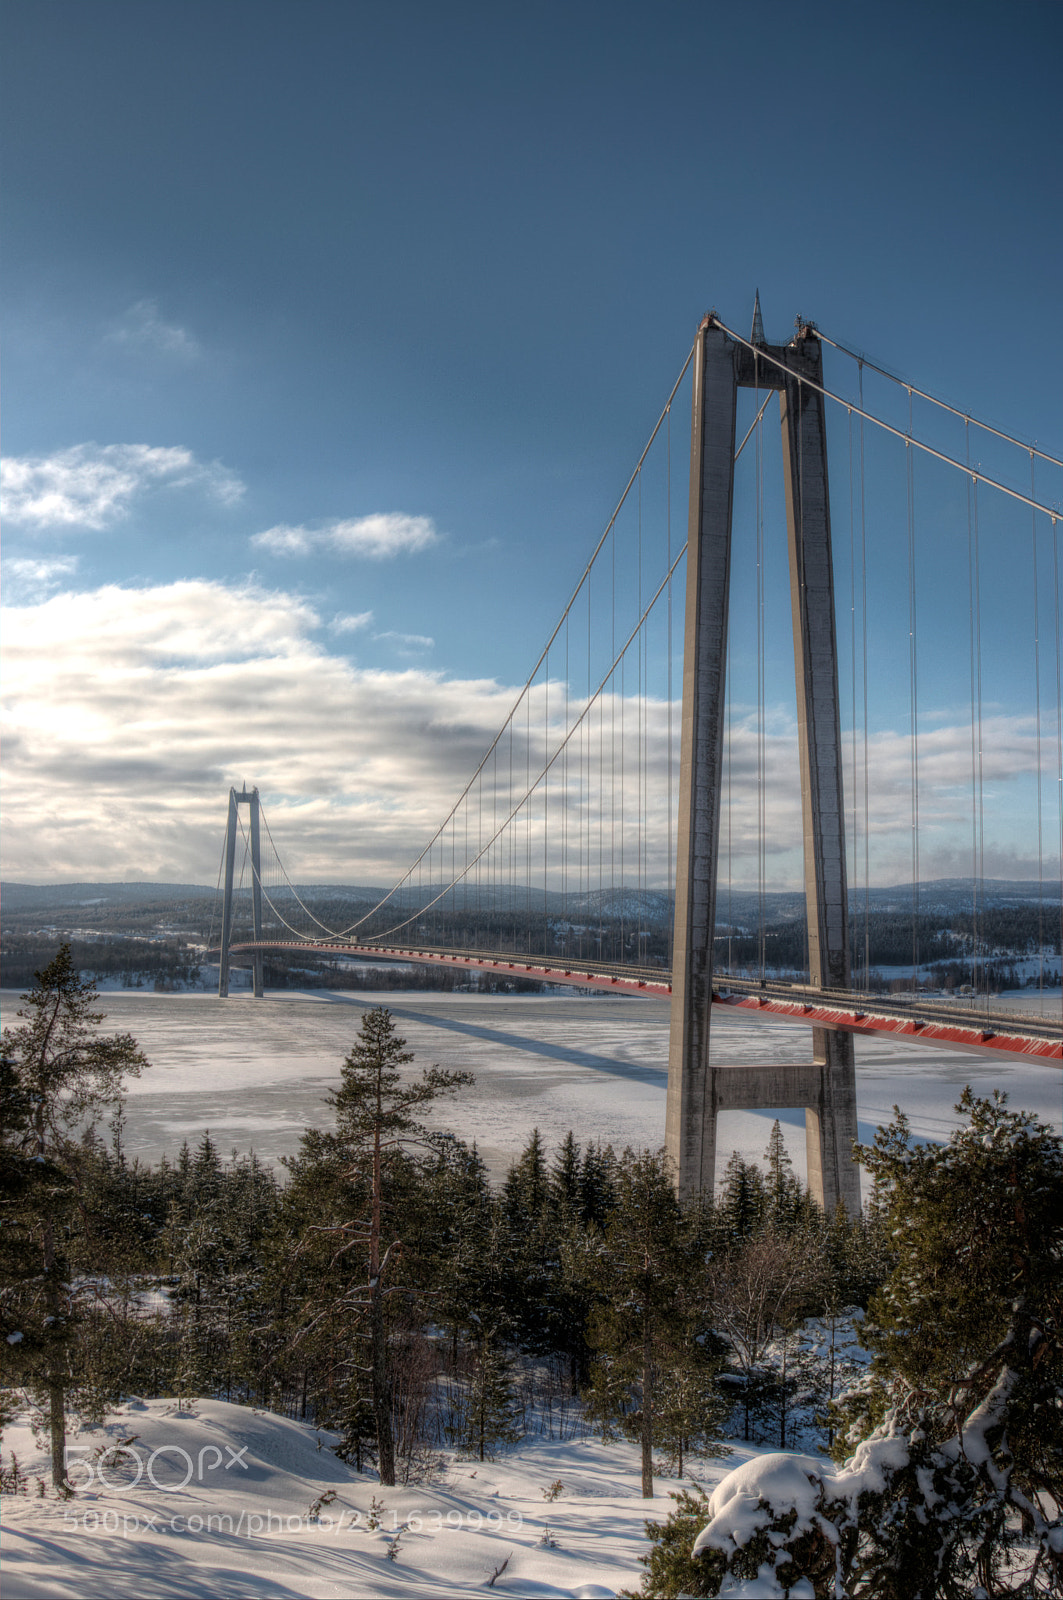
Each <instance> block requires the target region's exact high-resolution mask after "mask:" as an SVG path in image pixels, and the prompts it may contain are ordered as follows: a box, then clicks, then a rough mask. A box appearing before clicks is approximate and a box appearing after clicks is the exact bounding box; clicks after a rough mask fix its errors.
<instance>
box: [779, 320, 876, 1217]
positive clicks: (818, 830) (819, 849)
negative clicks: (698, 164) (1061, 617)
mask: <svg viewBox="0 0 1063 1600" xmlns="http://www.w3.org/2000/svg"><path fill="white" fill-rule="evenodd" d="M787 365H788V366H789V368H790V370H791V372H793V373H794V374H795V376H794V377H792V378H791V377H787V380H786V386H785V388H784V389H783V390H782V391H781V392H780V395H779V407H780V413H781V420H782V438H783V458H784V462H785V467H786V524H787V535H788V544H789V553H790V598H791V606H792V610H793V625H794V667H795V673H796V679H797V725H798V748H799V755H800V765H801V812H802V818H803V827H804V861H805V912H806V917H807V921H808V952H809V981H810V982H811V983H813V984H816V985H818V986H820V987H821V988H827V989H848V987H849V896H848V888H847V884H846V871H845V801H844V790H843V786H842V743H841V721H840V716H839V711H838V647H837V638H836V634H835V624H834V572H833V565H832V559H831V543H830V496H829V489H828V479H827V435H826V427H825V422H824V399H823V396H822V395H821V394H819V393H818V392H817V390H816V389H813V388H812V387H810V386H809V385H808V384H806V383H801V382H799V381H798V378H797V375H798V374H799V375H800V376H801V377H805V378H809V379H811V380H812V382H813V383H816V384H819V385H820V386H822V383H823V355H822V347H821V345H820V342H819V340H818V339H816V338H814V337H812V336H805V337H801V338H798V340H797V341H795V343H794V344H793V345H792V346H790V347H788V350H787ZM812 1048H813V1056H814V1059H815V1061H816V1062H817V1063H818V1064H819V1065H820V1067H821V1075H822V1088H821V1091H820V1094H819V1096H818V1103H817V1104H816V1105H814V1106H810V1107H807V1108H806V1111H805V1126H806V1138H807V1144H808V1172H809V1185H810V1187H811V1189H812V1192H813V1194H814V1195H815V1198H816V1199H817V1200H819V1202H820V1204H821V1205H822V1206H824V1208H825V1209H827V1210H833V1209H834V1207H835V1206H836V1205H837V1203H838V1201H839V1200H842V1201H843V1202H844V1203H845V1206H846V1208H847V1209H848V1210H849V1211H851V1212H858V1211H859V1209H860V1179H859V1172H858V1170H857V1168H856V1166H855V1165H854V1163H853V1159H852V1146H853V1141H854V1139H856V1138H857V1120H856V1074H855V1065H854V1054H853V1038H852V1034H847V1033H840V1032H837V1031H836V1030H833V1029H824V1028H816V1029H814V1030H813V1047H812Z"/></svg>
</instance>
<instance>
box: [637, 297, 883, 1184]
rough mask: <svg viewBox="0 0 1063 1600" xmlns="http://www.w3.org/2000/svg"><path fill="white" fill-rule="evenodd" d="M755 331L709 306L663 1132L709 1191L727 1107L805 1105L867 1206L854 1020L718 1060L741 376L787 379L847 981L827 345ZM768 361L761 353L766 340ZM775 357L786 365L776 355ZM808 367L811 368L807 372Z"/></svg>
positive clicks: (788, 464)
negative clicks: (858, 1156)
mask: <svg viewBox="0 0 1063 1600" xmlns="http://www.w3.org/2000/svg"><path fill="white" fill-rule="evenodd" d="M751 343H752V344H753V345H754V346H755V348H754V349H749V348H748V347H747V346H746V345H744V344H739V343H738V342H737V341H736V340H734V339H732V338H729V337H728V336H727V334H725V333H724V332H723V330H722V328H720V327H719V326H718V325H717V324H716V322H715V319H714V317H713V316H712V315H711V314H710V315H709V316H707V317H706V318H705V320H704V322H703V323H702V325H701V328H700V330H699V334H698V340H697V346H696V350H695V366H694V409H693V421H692V429H691V447H690V512H689V524H688V542H687V597H686V624H685V639H684V664H683V720H682V757H681V760H682V765H681V770H680V780H679V830H678V851H677V858H676V859H677V872H676V897H675V942H674V956H673V966H672V1016H671V1035H670V1042H669V1055H668V1105H667V1114H666V1132H665V1141H666V1145H667V1149H668V1153H669V1155H670V1156H671V1158H672V1161H673V1163H674V1166H675V1170H676V1174H677V1183H678V1187H679V1191H680V1194H682V1195H690V1194H696V1193H698V1192H699V1191H701V1190H709V1191H710V1192H711V1190H712V1187H713V1183H714V1179H715V1165H716V1119H717V1116H718V1114H719V1113H720V1112H721V1111H734V1110H749V1109H754V1108H768V1107H776V1106H777V1107H786V1106H795V1107H803V1108H804V1112H805V1136H806V1142H807V1149H808V1181H809V1186H810V1188H811V1190H812V1193H813V1195H814V1196H815V1198H816V1199H817V1200H818V1201H819V1202H820V1204H821V1205H822V1206H824V1207H825V1208H826V1209H827V1210H832V1209H833V1208H834V1207H835V1206H836V1205H837V1203H838V1201H839V1200H842V1201H844V1203H845V1205H846V1207H847V1209H848V1210H849V1211H851V1212H856V1211H858V1210H859V1207H860V1182H859V1172H858V1169H857V1167H856V1166H855V1164H854V1162H853V1159H852V1141H853V1140H854V1139H855V1138H856V1137H857V1123H856V1078H855V1071H854V1063H853V1038H852V1034H851V1033H844V1032H839V1031H836V1030H833V1029H825V1028H815V1029H813V1033H812V1041H813V1045H812V1054H813V1060H812V1061H811V1062H810V1063H807V1064H801V1065H780V1066H757V1067H750V1066H740V1067H737V1066H723V1065H711V1066H710V1064H709V1019H710V1014H711V1006H712V975H713V935H714V932H715V925H716V875H717V861H718V855H719V835H720V793H721V772H722V760H723V741H724V728H725V721H724V719H725V699H724V696H725V688H726V683H725V678H726V663H727V615H728V601H729V589H730V575H731V511H732V504H733V499H734V454H735V414H736V407H737V393H738V389H739V388H740V387H741V388H754V387H759V388H761V389H769V388H774V389H778V390H779V407H780V411H781V415H782V441H783V458H784V462H785V471H786V521H787V532H788V541H789V552H790V592H791V602H792V610H793V631H794V661H795V667H796V674H797V711H798V739H799V750H800V768H801V808H802V816H803V822H804V859H805V901H806V915H807V920H808V949H809V966H810V973H809V979H810V982H811V983H812V984H813V985H818V986H820V987H825V988H832V989H847V988H849V986H850V970H849V909H848V894H847V889H846V872H845V828H844V809H843V798H842V747H841V732H840V721H839V714H838V658H837V641H836V637H835V625H834V577H833V569H832V563H831V544H830V507H829V498H828V481H827V442H826V433H825V427H824V414H823V413H824V399H823V395H822V394H820V393H819V392H817V390H816V389H815V388H812V387H811V386H810V384H817V385H819V386H820V387H822V384H823V358H822V347H821V345H820V341H819V339H818V338H817V336H816V333H815V330H814V328H811V327H801V328H800V329H799V331H798V333H797V335H796V337H795V338H794V340H793V341H792V343H790V344H788V345H769V344H766V343H765V342H764V333H763V324H762V323H761V321H760V304H759V298H758V302H757V307H756V311H755V314H754V322H753V334H752V339H751ZM760 350H763V351H764V353H765V355H766V356H767V355H770V356H771V357H773V358H774V359H773V360H772V361H768V360H764V359H761V358H760V357H759V351H760ZM776 362H778V363H780V364H781V365H775V363H776ZM801 379H807V380H810V382H809V383H806V382H801V381H800V380H801Z"/></svg>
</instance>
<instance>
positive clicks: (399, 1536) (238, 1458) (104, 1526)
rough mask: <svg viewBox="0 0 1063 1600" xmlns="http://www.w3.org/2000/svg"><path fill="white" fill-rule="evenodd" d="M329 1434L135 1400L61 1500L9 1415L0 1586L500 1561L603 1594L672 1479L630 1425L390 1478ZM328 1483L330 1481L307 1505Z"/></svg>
mask: <svg viewBox="0 0 1063 1600" xmlns="http://www.w3.org/2000/svg"><path fill="white" fill-rule="evenodd" d="M330 1438H331V1436H329V1435H322V1434H321V1433H320V1432H318V1430H316V1429H315V1428H313V1427H311V1426H308V1425H306V1424H302V1423H298V1422H291V1421H289V1420H288V1419H286V1418H284V1417H278V1416H275V1415H273V1414H271V1413H268V1412H262V1411H251V1410H249V1409H246V1408H244V1407H241V1406H235V1405H228V1404H226V1403H225V1402H224V1401H220V1400H199V1401H194V1402H191V1403H190V1404H189V1406H188V1409H187V1410H185V1411H184V1412H178V1410H177V1408H176V1405H175V1402H173V1401H172V1400H150V1401H137V1400H133V1401H130V1402H129V1403H128V1404H127V1405H125V1406H124V1407H123V1408H122V1409H121V1410H120V1411H119V1412H117V1413H115V1414H113V1415H112V1416H110V1417H109V1418H108V1420H107V1423H106V1424H105V1425H104V1426H103V1427H100V1428H95V1429H93V1430H91V1431H88V1432H85V1433H82V1434H80V1435H77V1436H76V1437H75V1438H72V1439H71V1441H70V1442H71V1445H72V1446H73V1448H72V1449H71V1452H70V1454H71V1461H72V1463H78V1465H74V1464H72V1465H71V1468H70V1479H71V1482H72V1483H83V1484H84V1487H83V1488H81V1489H79V1490H78V1492H77V1493H75V1495H74V1496H73V1498H72V1499H70V1500H69V1501H67V1502H65V1503H64V1502H61V1501H58V1500H56V1499H54V1498H52V1497H51V1496H50V1495H49V1497H48V1498H45V1499H38V1498H35V1493H36V1485H35V1483H34V1482H33V1481H32V1480H33V1475H34V1474H38V1473H40V1474H42V1475H45V1476H46V1461H45V1456H44V1453H43V1451H42V1450H41V1449H40V1447H39V1446H38V1445H37V1444H36V1443H35V1441H34V1439H33V1436H32V1434H31V1432H30V1429H29V1427H28V1426H25V1425H22V1426H16V1427H12V1428H10V1429H8V1430H6V1431H5V1434H4V1456H5V1460H10V1452H11V1450H12V1449H14V1451H15V1453H16V1454H17V1456H18V1458H19V1462H20V1464H22V1465H23V1466H24V1467H25V1468H26V1469H27V1470H28V1471H29V1473H30V1474H31V1482H30V1494H29V1496H21V1495H19V1496H16V1495H9V1496H6V1497H5V1501H4V1507H3V1530H4V1556H3V1593H4V1600H25V1597H35V1600H67V1597H69V1600H104V1597H106V1600H111V1597H115V1600H194V1597H200V1596H202V1597H204V1600H206V1597H209V1600H222V1597H226V1600H228V1597H233V1600H236V1597H239V1600H259V1597H262V1600H266V1597H268V1600H290V1597H295V1596H313V1597H315V1600H317V1597H321V1600H325V1597H329V1600H333V1597H336V1600H362V1597H363V1596H364V1597H378V1596H379V1597H381V1600H385V1597H387V1600H390V1597H392V1596H394V1597H398V1596H424V1597H425V1600H429V1597H431V1600H436V1597H438V1600H449V1597H451V1596H458V1595H462V1596H466V1595H468V1594H470V1593H487V1592H488V1589H489V1582H490V1579H491V1577H492V1575H493V1574H494V1573H495V1571H496V1570H497V1569H498V1568H500V1567H502V1566H503V1564H504V1563H507V1564H506V1565H505V1570H504V1571H502V1572H501V1573H500V1574H499V1576H498V1577H497V1578H496V1580H495V1583H494V1585H493V1588H491V1590H490V1592H492V1593H494V1594H497V1595H500V1596H504V1595H522V1596H528V1597H532V1596H535V1597H540V1596H541V1597H547V1596H558V1597H560V1596H573V1597H577V1600H595V1597H598V1600H607V1597H611V1596H613V1595H615V1593H616V1591H617V1590H618V1589H620V1588H627V1589H637V1588H638V1587H639V1586H640V1581H641V1574H642V1568H641V1567H640V1566H639V1564H638V1557H639V1555H641V1554H642V1553H643V1552H644V1551H645V1550H646V1549H647V1548H648V1542H647V1539H646V1535H645V1529H644V1522H645V1519H646V1518H647V1517H653V1518H655V1519H658V1520H660V1519H663V1517H664V1516H666V1515H667V1513H668V1512H669V1511H670V1510H671V1509H672V1504H671V1501H670V1500H669V1499H668V1491H669V1490H670V1489H671V1490H673V1491H674V1490H675V1489H677V1488H678V1487H679V1485H678V1484H677V1483H676V1482H675V1480H674V1479H667V1478H661V1479H657V1480H655V1483H654V1492H655V1497H656V1498H655V1499H654V1500H653V1501H646V1500H643V1499H642V1498H641V1494H640V1481H639V1459H638V1451H637V1448H636V1447H635V1446H634V1445H629V1444H623V1443H620V1444H609V1445H605V1444H602V1443H601V1442H600V1441H599V1440H596V1439H586V1440H580V1439H571V1440H566V1441H563V1442H562V1441H557V1440H553V1441H551V1440H543V1439H538V1440H535V1441H534V1442H531V1441H524V1442H523V1443H522V1444H520V1445H518V1446H515V1447H513V1448H512V1449H510V1450H507V1451H505V1452H504V1453H502V1454H500V1455H499V1457H498V1458H497V1459H496V1460H494V1461H487V1462H480V1461H475V1460H468V1459H464V1458H456V1457H454V1456H452V1455H448V1456H447V1457H445V1458H444V1461H445V1466H444V1470H443V1474H442V1476H441V1477H440V1478H439V1479H437V1481H436V1482H434V1483H431V1484H428V1485H411V1486H409V1487H406V1488H396V1489H382V1488H381V1487H380V1485H379V1483H377V1482H376V1481H375V1479H374V1478H373V1477H372V1476H370V1475H368V1474H367V1475H365V1476H360V1475H359V1474H358V1473H357V1472H355V1470H354V1469H353V1467H348V1466H346V1465H345V1464H344V1463H343V1462H342V1461H340V1460H339V1459H338V1458H337V1457H336V1456H334V1455H333V1454H332V1453H331V1452H330V1450H329V1449H328V1443H329V1441H330ZM121 1441H124V1444H122V1445H121V1447H120V1448H119V1449H117V1450H115V1451H114V1453H113V1454H110V1455H105V1456H103V1458H102V1460H100V1459H98V1453H99V1452H100V1451H101V1449H106V1448H107V1447H108V1446H111V1447H116V1446H119V1445H120V1442H121ZM763 1453H764V1452H763V1451H761V1450H759V1449H757V1448H756V1447H752V1446H748V1445H737V1444H736V1445H735V1446H734V1450H733V1453H732V1455H731V1456H729V1457H728V1458H726V1459H724V1460H713V1461H704V1462H700V1463H696V1464H695V1466H694V1468H693V1471H694V1473H695V1475H696V1476H697V1478H698V1480H699V1481H700V1482H702V1483H703V1484H705V1485H706V1487H711V1486H712V1485H713V1484H715V1483H717V1482H718V1481H719V1480H720V1479H721V1478H722V1477H723V1476H724V1474H725V1473H727V1472H728V1471H730V1469H731V1468H732V1467H734V1466H736V1465H738V1464H740V1463H741V1462H743V1461H746V1460H748V1459H750V1458H751V1457H753V1456H756V1455H760V1454H763ZM94 1458H95V1459H94ZM101 1466H102V1468H103V1477H104V1478H105V1479H106V1484H101V1482H100V1468H101ZM558 1480H560V1482H561V1485H562V1488H561V1490H560V1491H559V1492H558V1494H557V1498H556V1499H553V1500H549V1501H547V1500H546V1499H545V1497H544V1491H546V1490H548V1489H549V1488H550V1487H551V1486H552V1485H554V1484H556V1483H557V1482H558ZM323 1495H324V1496H328V1495H332V1496H333V1497H334V1498H332V1499H331V1500H329V1501H328V1503H327V1504H324V1505H322V1506H321V1507H320V1509H319V1511H318V1512H317V1515H316V1518H315V1516H314V1515H313V1514H312V1513H311V1507H312V1505H313V1503H314V1502H315V1501H316V1500H319V1499H320V1498H321V1497H322V1496H323ZM374 1501H375V1502H376V1506H377V1510H376V1512H375V1514H374V1510H373V1504H374ZM373 1522H375V1523H376V1524H377V1525H376V1526H375V1527H374V1526H372V1525H371V1524H372V1523H373Z"/></svg>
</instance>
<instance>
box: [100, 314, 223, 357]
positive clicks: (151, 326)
mask: <svg viewBox="0 0 1063 1600" xmlns="http://www.w3.org/2000/svg"><path fill="white" fill-rule="evenodd" d="M107 337H108V340H109V342H110V343H112V344H120V345H127V346H130V347H133V348H138V349H148V350H155V351H159V352H161V353H162V354H163V355H167V356H175V357H177V359H178V360H181V361H196V360H198V359H199V357H200V355H201V354H202V351H201V349H200V346H199V344H198V342H197V341H196V340H195V339H194V338H193V337H192V335H191V334H190V333H189V332H188V330H187V329H186V328H181V327H178V325H177V324H176V323H175V322H167V321H166V318H165V317H164V316H162V314H161V313H160V311H159V307H158V304H157V302H156V301H154V300H138V301H137V302H136V304H135V305H131V306H130V307H129V309H128V311H126V312H125V313H124V315H123V316H122V317H121V318H120V319H119V320H118V321H117V322H116V323H115V324H114V326H113V327H112V328H111V330H110V332H109V333H108V335H107Z"/></svg>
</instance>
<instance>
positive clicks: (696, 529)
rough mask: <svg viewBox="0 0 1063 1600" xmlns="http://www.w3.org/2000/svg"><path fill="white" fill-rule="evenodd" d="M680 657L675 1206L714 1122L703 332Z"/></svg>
mask: <svg viewBox="0 0 1063 1600" xmlns="http://www.w3.org/2000/svg"><path fill="white" fill-rule="evenodd" d="M694 359H695V366H694V410H693V419H692V425H691V445H690V513H689V523H688V530H687V595H686V622H685V635H684V646H683V721H682V747H681V758H680V774H679V829H678V836H677V851H676V863H677V871H676V897H675V937H674V942H673V954H672V1013H671V1033H670V1038H669V1046H668V1102H667V1109H666V1113H665V1145H666V1148H667V1151H668V1155H669V1158H670V1160H671V1164H672V1168H673V1175H674V1178H675V1182H676V1185H677V1187H678V1190H679V1193H680V1195H692V1194H697V1193H698V1192H699V1191H701V1190H703V1189H708V1190H709V1191H710V1193H711V1191H712V1186H713V1180H714V1176H715V1162H716V1110H715V1105H714V1102H713V1086H712V1078H711V1074H710V1071H709V1016H710V1011H711V1007H712V957H713V934H714V931H715V925H716V868H717V854H718V847H719V833H720V776H721V771H722V763H723V735H724V709H725V708H724V689H725V668H726V662H727V608H728V598H729V589H730V575H731V508H732V502H733V498H734V449H735V410H736V403H735V402H736V389H737V379H736V375H735V359H734V346H733V344H732V343H731V341H729V340H728V339H727V337H726V335H725V334H724V333H722V332H721V330H720V329H718V328H713V327H711V326H707V325H703V327H702V329H701V331H700V334H699V337H698V343H697V349H696V351H695V358H694Z"/></svg>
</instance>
